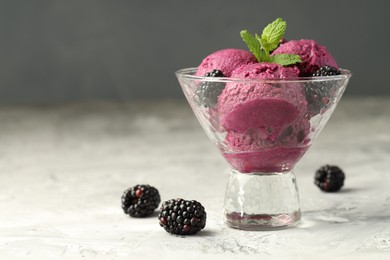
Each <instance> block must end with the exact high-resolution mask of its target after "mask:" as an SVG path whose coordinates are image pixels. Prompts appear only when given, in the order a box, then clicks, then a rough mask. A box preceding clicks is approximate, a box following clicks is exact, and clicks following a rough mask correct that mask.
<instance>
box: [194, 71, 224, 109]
mask: <svg viewBox="0 0 390 260" xmlns="http://www.w3.org/2000/svg"><path fill="white" fill-rule="evenodd" d="M205 77H211V78H221V77H225V75H224V74H223V73H222V71H220V70H212V71H210V72H207V73H206V75H205ZM224 88H225V83H223V82H212V81H204V82H202V83H201V84H200V85H199V86H198V87H197V89H196V90H195V101H196V103H198V104H199V105H201V106H204V107H213V106H215V105H216V104H217V102H218V96H219V95H221V93H222V90H223V89H224Z"/></svg>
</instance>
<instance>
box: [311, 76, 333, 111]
mask: <svg viewBox="0 0 390 260" xmlns="http://www.w3.org/2000/svg"><path fill="white" fill-rule="evenodd" d="M313 84H315V85H314V86H313ZM331 87H332V86H328V85H327V84H326V83H325V82H315V83H311V82H309V83H306V85H305V94H306V100H307V103H308V110H309V112H310V115H311V116H315V115H317V114H319V113H321V110H322V109H323V108H325V107H327V106H328V104H329V102H330V101H331V97H330V96H331V95H330V89H329V88H331Z"/></svg>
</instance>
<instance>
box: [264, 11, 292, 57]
mask: <svg viewBox="0 0 390 260" xmlns="http://www.w3.org/2000/svg"><path fill="white" fill-rule="evenodd" d="M286 27H287V23H286V22H285V21H283V19H282V18H278V19H276V20H275V21H273V22H272V23H270V24H268V25H267V26H266V27H265V28H264V30H263V33H262V34H261V40H262V41H261V46H262V47H263V49H264V50H265V52H266V53H269V52H270V51H273V50H275V49H276V48H277V47H278V45H279V42H280V40H281V39H282V37H283V35H284V33H285V32H286Z"/></svg>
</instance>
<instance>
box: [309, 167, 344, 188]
mask: <svg viewBox="0 0 390 260" xmlns="http://www.w3.org/2000/svg"><path fill="white" fill-rule="evenodd" d="M344 180H345V174H344V172H343V171H342V170H341V169H340V168H339V167H337V166H333V165H325V166H322V167H321V168H319V169H318V170H317V171H316V173H315V178H314V183H315V185H317V186H318V187H319V188H320V189H321V190H322V191H326V192H334V191H338V190H340V189H341V187H343V185H344Z"/></svg>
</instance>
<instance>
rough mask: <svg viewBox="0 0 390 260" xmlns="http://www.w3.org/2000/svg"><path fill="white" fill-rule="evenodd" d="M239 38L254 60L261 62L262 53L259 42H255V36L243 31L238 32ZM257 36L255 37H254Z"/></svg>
mask: <svg viewBox="0 0 390 260" xmlns="http://www.w3.org/2000/svg"><path fill="white" fill-rule="evenodd" d="M240 35H241V38H242V39H243V40H244V42H245V43H246V45H247V46H248V49H249V50H250V51H251V52H252V53H253V55H255V57H256V59H257V60H258V61H259V62H262V61H263V52H262V50H261V45H260V42H259V41H258V40H257V38H256V37H255V36H253V35H252V34H251V33H250V32H248V31H247V30H243V31H241V32H240ZM256 36H257V35H256Z"/></svg>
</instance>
